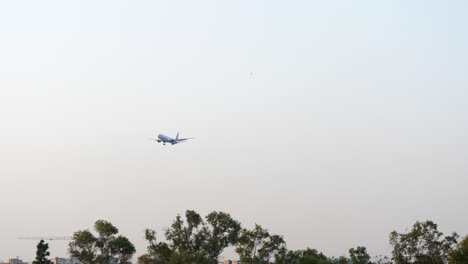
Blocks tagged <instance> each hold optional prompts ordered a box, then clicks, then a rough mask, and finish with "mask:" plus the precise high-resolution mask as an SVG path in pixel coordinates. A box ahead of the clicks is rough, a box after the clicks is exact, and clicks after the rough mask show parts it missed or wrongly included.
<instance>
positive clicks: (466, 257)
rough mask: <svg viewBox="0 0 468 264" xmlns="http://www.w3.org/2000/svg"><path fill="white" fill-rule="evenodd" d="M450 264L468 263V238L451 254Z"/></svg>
mask: <svg viewBox="0 0 468 264" xmlns="http://www.w3.org/2000/svg"><path fill="white" fill-rule="evenodd" d="M449 263H450V264H467V263H468V236H467V237H465V239H463V240H462V241H461V242H460V243H459V244H458V245H457V247H456V248H455V249H454V250H452V251H451V252H450V253H449Z"/></svg>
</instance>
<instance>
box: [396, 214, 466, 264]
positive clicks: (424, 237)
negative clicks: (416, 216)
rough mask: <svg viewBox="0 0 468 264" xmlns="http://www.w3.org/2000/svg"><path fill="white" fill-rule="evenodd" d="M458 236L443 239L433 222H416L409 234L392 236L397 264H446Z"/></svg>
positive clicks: (454, 234)
mask: <svg viewBox="0 0 468 264" xmlns="http://www.w3.org/2000/svg"><path fill="white" fill-rule="evenodd" d="M457 238H458V235H457V234H456V233H453V234H452V235H450V236H445V237H443V233H442V232H440V231H438V230H437V224H435V223H434V222H432V221H425V222H416V223H415V224H414V225H413V228H412V229H411V231H409V232H408V233H397V232H396V231H393V232H392V233H391V234H390V244H391V245H392V246H393V251H392V255H393V258H392V259H393V261H394V262H395V264H445V263H447V259H448V253H449V252H450V251H451V249H452V248H453V246H454V245H455V244H456V243H457Z"/></svg>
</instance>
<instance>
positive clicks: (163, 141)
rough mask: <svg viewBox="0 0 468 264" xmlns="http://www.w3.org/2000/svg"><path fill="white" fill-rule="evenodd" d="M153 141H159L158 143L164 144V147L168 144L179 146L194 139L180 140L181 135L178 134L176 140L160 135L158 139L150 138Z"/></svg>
mask: <svg viewBox="0 0 468 264" xmlns="http://www.w3.org/2000/svg"><path fill="white" fill-rule="evenodd" d="M150 139H151V140H154V141H157V142H158V143H161V142H162V143H163V145H166V143H171V144H172V145H174V144H179V143H182V142H185V140H188V139H192V138H179V133H177V136H176V138H171V137H168V136H166V135H163V134H159V135H158V138H157V139H154V138H150Z"/></svg>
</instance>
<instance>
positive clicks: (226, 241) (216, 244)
mask: <svg viewBox="0 0 468 264" xmlns="http://www.w3.org/2000/svg"><path fill="white" fill-rule="evenodd" d="M240 231H241V225H240V223H239V222H238V221H236V220H234V219H233V218H232V217H231V216H230V215H229V214H226V213H223V212H216V211H214V212H211V213H210V214H208V215H207V216H206V225H205V227H204V231H203V232H204V234H205V235H204V237H205V241H204V243H203V250H204V251H205V252H206V254H207V256H208V259H209V261H210V263H211V264H217V263H218V260H219V255H220V254H221V253H222V252H223V250H224V249H225V248H227V247H229V246H233V245H235V244H237V242H238V241H239V235H240Z"/></svg>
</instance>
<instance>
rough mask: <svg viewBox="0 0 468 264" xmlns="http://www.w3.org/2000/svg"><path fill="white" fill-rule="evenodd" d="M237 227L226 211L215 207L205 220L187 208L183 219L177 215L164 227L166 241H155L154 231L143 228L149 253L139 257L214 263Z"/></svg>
mask: <svg viewBox="0 0 468 264" xmlns="http://www.w3.org/2000/svg"><path fill="white" fill-rule="evenodd" d="M240 229H241V227H240V223H239V222H238V221H236V220H234V219H232V218H231V216H230V215H229V214H226V213H223V212H216V211H215V212H212V213H210V214H208V215H207V216H206V217H205V221H204V220H203V218H202V217H201V216H200V215H199V214H198V213H197V212H195V211H193V210H187V211H186V212H185V219H183V218H182V217H181V216H180V215H178V216H177V217H176V219H175V220H174V222H173V223H172V225H171V227H170V228H168V229H167V230H166V232H165V236H166V240H167V242H157V240H156V232H155V231H153V230H150V229H148V230H146V231H145V238H146V240H147V241H148V243H149V246H148V253H147V254H146V255H143V256H141V257H140V259H141V261H140V263H141V264H144V263H145V264H146V263H152V264H153V263H154V264H166V263H167V264H175V263H194V264H217V263H218V258H219V255H220V254H221V253H222V251H223V250H224V249H225V248H226V247H228V246H231V245H234V244H236V243H237V241H238V239H239V233H240ZM140 259H139V260H140Z"/></svg>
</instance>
